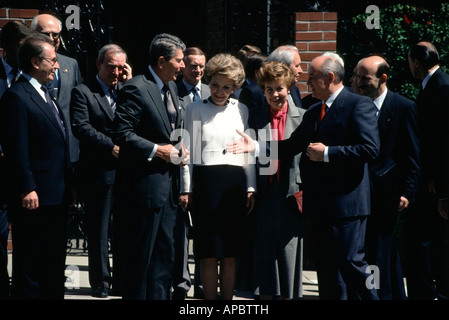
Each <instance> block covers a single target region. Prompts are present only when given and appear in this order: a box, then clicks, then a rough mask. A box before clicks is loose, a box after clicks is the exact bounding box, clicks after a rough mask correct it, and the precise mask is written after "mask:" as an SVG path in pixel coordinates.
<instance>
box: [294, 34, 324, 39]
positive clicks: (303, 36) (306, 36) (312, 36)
mask: <svg viewBox="0 0 449 320" xmlns="http://www.w3.org/2000/svg"><path fill="white" fill-rule="evenodd" d="M295 39H296V41H311V40H312V41H313V40H315V41H319V40H323V33H322V32H296V35H295Z"/></svg>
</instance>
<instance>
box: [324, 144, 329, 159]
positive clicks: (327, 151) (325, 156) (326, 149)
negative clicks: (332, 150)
mask: <svg viewBox="0 0 449 320" xmlns="http://www.w3.org/2000/svg"><path fill="white" fill-rule="evenodd" d="M324 162H329V147H324Z"/></svg>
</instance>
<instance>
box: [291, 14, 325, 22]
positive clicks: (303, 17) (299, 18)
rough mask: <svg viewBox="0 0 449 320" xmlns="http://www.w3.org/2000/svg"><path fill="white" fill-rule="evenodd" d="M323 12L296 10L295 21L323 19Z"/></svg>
mask: <svg viewBox="0 0 449 320" xmlns="http://www.w3.org/2000/svg"><path fill="white" fill-rule="evenodd" d="M323 18H324V15H323V12H297V13H296V21H323Z"/></svg>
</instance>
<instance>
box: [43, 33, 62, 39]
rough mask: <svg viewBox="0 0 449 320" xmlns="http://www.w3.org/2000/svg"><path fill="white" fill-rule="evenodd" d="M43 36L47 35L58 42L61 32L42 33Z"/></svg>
mask: <svg viewBox="0 0 449 320" xmlns="http://www.w3.org/2000/svg"><path fill="white" fill-rule="evenodd" d="M41 33H42V34H45V35H46V36H48V37H50V38H52V39H54V40H56V39H58V38H59V36H60V33H59V32H41Z"/></svg>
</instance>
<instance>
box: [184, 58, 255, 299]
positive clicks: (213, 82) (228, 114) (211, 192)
mask: <svg viewBox="0 0 449 320" xmlns="http://www.w3.org/2000/svg"><path fill="white" fill-rule="evenodd" d="M205 78H206V81H207V82H208V83H209V87H210V91H211V95H210V97H209V98H208V99H206V100H202V101H195V102H193V103H191V104H189V105H188V106H187V108H186V117H185V129H186V134H185V135H184V143H185V144H186V147H187V149H188V150H189V151H190V163H189V165H188V166H185V167H183V169H182V170H183V174H182V186H181V197H180V201H181V205H183V206H186V205H187V203H188V204H189V205H190V208H191V213H192V222H193V230H194V234H193V246H194V254H195V256H196V257H198V258H199V259H200V270H201V273H200V274H201V281H202V284H203V290H204V297H205V299H207V300H213V299H216V298H217V286H218V282H219V283H220V294H221V298H222V299H223V300H232V297H233V292H234V286H235V276H236V260H237V258H238V257H241V256H242V255H243V254H244V253H245V243H246V239H247V234H246V232H247V214H248V213H249V212H250V211H251V210H252V208H253V207H254V197H253V194H254V192H255V183H256V182H255V180H256V178H255V165H254V163H255V161H251V157H250V156H249V155H248V154H232V153H228V152H227V151H226V144H227V143H229V142H231V141H234V140H236V139H238V138H239V137H240V136H239V135H238V133H237V132H236V129H239V130H241V131H245V130H247V129H248V109H247V107H246V106H245V105H244V104H242V103H239V102H238V101H237V100H236V99H233V98H230V95H231V93H232V92H233V91H234V90H236V89H238V88H239V87H240V86H241V85H242V83H243V81H244V79H245V73H244V70H243V65H242V63H241V62H240V61H239V60H238V59H237V58H235V57H234V56H232V55H230V54H217V55H215V56H214V57H212V58H211V59H210V60H209V61H208V63H207V64H206V69H205ZM219 278H220V281H218V280H219Z"/></svg>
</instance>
